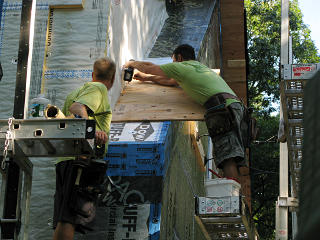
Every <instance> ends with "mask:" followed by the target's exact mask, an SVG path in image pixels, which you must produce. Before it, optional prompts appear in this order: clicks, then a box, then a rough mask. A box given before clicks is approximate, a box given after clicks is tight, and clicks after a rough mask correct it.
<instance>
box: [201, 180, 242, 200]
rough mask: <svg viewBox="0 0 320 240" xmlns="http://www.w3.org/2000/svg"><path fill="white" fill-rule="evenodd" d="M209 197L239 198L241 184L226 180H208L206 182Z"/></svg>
mask: <svg viewBox="0 0 320 240" xmlns="http://www.w3.org/2000/svg"><path fill="white" fill-rule="evenodd" d="M204 184H205V189H206V196H207V197H227V196H239V194H240V184H239V183H237V182H236V181H234V180H230V179H226V178H216V179H207V180H206V181H205V183H204Z"/></svg>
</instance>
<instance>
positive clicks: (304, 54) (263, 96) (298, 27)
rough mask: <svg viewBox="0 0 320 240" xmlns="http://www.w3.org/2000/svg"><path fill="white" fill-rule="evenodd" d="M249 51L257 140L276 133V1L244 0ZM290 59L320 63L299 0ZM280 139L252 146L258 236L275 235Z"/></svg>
mask: <svg viewBox="0 0 320 240" xmlns="http://www.w3.org/2000/svg"><path fill="white" fill-rule="evenodd" d="M245 7H246V14H247V35H248V55H249V75H248V97H249V105H250V106H251V107H254V109H255V114H256V116H257V120H258V126H259V128H260V134H259V139H258V140H260V141H261V140H262V141H263V140H266V139H268V138H270V137H271V136H274V135H277V131H278V125H279V117H278V116H277V117H272V116H271V115H270V113H271V112H272V111H274V107H273V106H274V105H275V104H279V97H280V92H279V75H280V74H279V66H280V30H281V0H245ZM289 17H290V34H291V36H292V50H293V63H318V62H320V57H319V54H318V53H317V48H316V47H315V44H314V42H313V40H312V39H311V36H310V30H309V29H308V26H307V25H306V24H304V22H303V19H302V13H301V10H300V8H299V5H298V0H291V1H290V12H289ZM278 172H279V143H265V144H259V145H257V144H255V145H253V146H252V147H251V176H252V177H251V181H252V213H253V217H254V220H255V222H256V225H257V229H258V232H259V234H260V237H261V239H274V231H275V202H276V200H277V198H278V195H279V190H278V189H279V183H278V178H279V175H278Z"/></svg>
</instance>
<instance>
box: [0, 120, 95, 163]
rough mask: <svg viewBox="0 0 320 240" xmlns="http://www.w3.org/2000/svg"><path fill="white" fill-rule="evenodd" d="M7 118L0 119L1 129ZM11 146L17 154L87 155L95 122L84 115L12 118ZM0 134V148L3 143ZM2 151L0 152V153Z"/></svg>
mask: <svg viewBox="0 0 320 240" xmlns="http://www.w3.org/2000/svg"><path fill="white" fill-rule="evenodd" d="M6 128H7V121H6V120H5V121H4V120H0V132H4V130H5V129H6ZM12 132H13V136H14V137H13V140H14V147H15V148H16V149H15V148H14V150H13V151H11V152H10V154H11V155H12V156H13V155H16V156H20V157H64V156H70V157H72V156H78V155H86V156H90V155H93V154H94V136H95V122H94V121H93V120H85V119H50V120H46V119H29V120H17V119H15V120H13V129H12ZM4 141H5V138H4V135H3V134H0V151H2V150H3V146H4V144H3V143H4ZM10 150H11V149H10ZM0 155H1V153H0Z"/></svg>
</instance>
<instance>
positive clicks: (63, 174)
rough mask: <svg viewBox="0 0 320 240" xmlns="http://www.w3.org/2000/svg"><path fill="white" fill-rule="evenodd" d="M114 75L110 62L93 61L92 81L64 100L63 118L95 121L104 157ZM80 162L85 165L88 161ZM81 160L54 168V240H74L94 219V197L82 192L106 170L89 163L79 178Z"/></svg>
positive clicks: (61, 161) (68, 160) (63, 160)
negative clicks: (73, 116)
mask: <svg viewBox="0 0 320 240" xmlns="http://www.w3.org/2000/svg"><path fill="white" fill-rule="evenodd" d="M115 72H116V65H115V63H114V62H113V61H112V60H111V59H109V58H100V59H98V60H96V61H95V63H94V65H93V72H92V81H91V82H88V83H85V84H84V85H83V86H82V87H80V88H78V89H76V90H74V91H72V92H71V93H70V94H69V95H68V96H67V98H66V100H65V104H64V107H63V113H64V114H65V115H66V116H69V115H71V114H73V115H75V116H77V117H81V118H84V119H94V120H95V122H96V133H95V141H96V144H97V145H103V144H105V149H103V150H102V152H103V155H104V154H105V153H106V150H107V142H108V134H109V131H110V124H111V117H112V112H111V107H110V104H109V99H108V90H109V89H110V88H111V87H112V85H113V82H114V78H115ZM82 159H83V160H84V161H83V162H86V163H87V161H86V160H87V159H85V158H82ZM80 160H81V159H75V158H59V160H58V163H57V164H56V192H55V198H54V217H53V227H54V229H55V231H54V235H53V239H54V240H69V239H73V238H74V232H75V230H76V231H80V232H83V230H84V229H86V226H85V225H86V224H87V223H88V222H90V221H92V220H93V218H94V216H95V206H94V203H95V200H96V199H95V196H96V194H95V193H90V192H89V191H85V190H84V189H89V187H88V186H91V185H95V184H97V181H100V180H101V177H103V176H104V175H105V170H104V172H103V168H102V171H101V169H100V167H99V166H97V165H94V164H93V163H90V165H89V166H85V167H84V168H83V169H82V171H81V174H79V165H81V161H80ZM92 162H93V161H92ZM79 163H80V164H79ZM95 164H97V163H95ZM82 165H83V164H82ZM80 176H81V177H80ZM79 177H80V179H79Z"/></svg>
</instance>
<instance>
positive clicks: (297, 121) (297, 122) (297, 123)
mask: <svg viewBox="0 0 320 240" xmlns="http://www.w3.org/2000/svg"><path fill="white" fill-rule="evenodd" d="M288 123H289V125H290V126H302V123H303V120H302V119H289V120H288Z"/></svg>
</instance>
